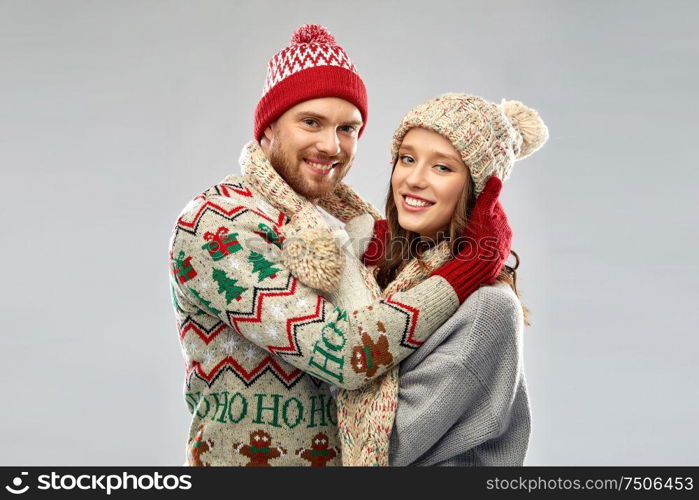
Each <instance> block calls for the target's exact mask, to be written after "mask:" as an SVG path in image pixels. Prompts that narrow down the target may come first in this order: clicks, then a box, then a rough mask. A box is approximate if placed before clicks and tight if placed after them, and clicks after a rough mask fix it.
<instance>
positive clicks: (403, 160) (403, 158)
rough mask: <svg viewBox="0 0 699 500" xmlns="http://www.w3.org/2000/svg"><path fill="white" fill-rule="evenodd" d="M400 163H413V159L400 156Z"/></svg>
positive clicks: (407, 156)
mask: <svg viewBox="0 0 699 500" xmlns="http://www.w3.org/2000/svg"><path fill="white" fill-rule="evenodd" d="M400 161H402V162H403V163H414V162H415V160H414V159H413V157H412V156H410V155H401V156H400Z"/></svg>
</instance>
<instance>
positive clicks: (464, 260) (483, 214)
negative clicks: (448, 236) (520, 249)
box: [432, 176, 512, 303]
mask: <svg viewBox="0 0 699 500" xmlns="http://www.w3.org/2000/svg"><path fill="white" fill-rule="evenodd" d="M501 189H502V181H501V180H500V179H498V178H497V177H495V176H493V177H491V178H490V179H488V182H487V184H486V185H485V188H484V189H483V192H482V193H481V194H480V196H479V197H478V199H477V200H476V204H475V205H474V207H473V211H472V212H471V216H470V217H469V220H468V225H467V228H466V232H465V234H464V237H465V238H466V239H467V244H466V245H464V247H463V248H462V250H461V252H459V253H458V254H457V255H456V257H455V258H454V259H452V260H450V261H449V262H447V263H446V264H444V265H443V266H442V267H440V268H439V269H436V270H435V271H434V272H433V273H432V276H442V277H443V278H444V279H446V280H447V281H448V282H449V284H450V285H451V286H452V288H453V289H454V291H455V292H456V294H457V295H458V297H459V302H461V303H463V302H464V301H465V300H466V298H468V296H469V295H471V294H472V293H473V292H474V291H476V290H477V289H478V287H480V286H481V285H486V284H491V283H493V282H494V281H495V279H496V278H497V277H498V274H500V270H501V269H502V266H503V265H504V264H505V261H506V260H507V257H509V255H510V246H511V244H512V229H511V228H510V225H509V223H508V222H507V215H505V210H504V209H503V208H502V205H501V204H500V201H499V200H498V196H499V195H500V190H501Z"/></svg>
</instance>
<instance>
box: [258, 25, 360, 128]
mask: <svg viewBox="0 0 699 500" xmlns="http://www.w3.org/2000/svg"><path fill="white" fill-rule="evenodd" d="M320 97H339V98H341V99H344V100H346V101H348V102H351V103H352V104H354V105H355V106H357V108H358V109H359V112H360V113H361V115H362V121H363V122H364V126H362V128H361V130H360V131H359V136H361V135H362V132H363V131H364V128H365V127H366V122H367V111H368V109H367V95H366V88H365V86H364V82H363V81H362V79H361V77H360V76H359V73H358V72H357V68H356V67H355V66H354V64H352V61H350V58H349V57H348V56H347V53H346V52H345V51H344V50H343V49H342V47H340V46H339V45H337V43H336V42H335V38H334V37H333V36H332V35H331V34H330V32H329V31H328V30H327V28H325V27H323V26H320V25H318V24H305V25H303V26H301V27H300V28H298V29H297V30H296V31H295V32H294V34H293V35H292V37H291V42H290V43H289V45H288V46H287V47H284V48H283V49H282V50H280V51H279V52H278V53H277V54H275V55H274V56H273V57H272V59H270V60H269V63H268V64H267V77H266V79H265V86H264V89H263V91H262V97H261V98H260V101H259V102H258V103H257V106H256V108H255V119H254V121H255V126H254V135H255V140H257V141H259V140H260V139H261V138H262V135H263V134H264V131H265V129H266V128H267V127H268V126H269V124H270V123H272V122H273V121H274V120H276V119H277V118H279V116H280V115H282V114H283V113H284V112H285V111H286V110H288V109H289V108H291V107H292V106H295V105H296V104H298V103H300V102H303V101H308V100H310V99H317V98H320Z"/></svg>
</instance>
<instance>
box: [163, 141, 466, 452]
mask: <svg viewBox="0 0 699 500" xmlns="http://www.w3.org/2000/svg"><path fill="white" fill-rule="evenodd" d="M240 163H241V168H242V169H243V172H244V175H243V176H228V177H226V178H225V179H224V180H223V181H222V182H221V183H220V184H217V185H215V186H212V187H211V188H209V189H207V190H206V191H205V192H203V193H202V194H200V195H198V196H196V197H195V198H194V199H192V200H191V201H190V202H189V203H188V204H187V206H186V207H185V209H184V210H183V212H182V213H181V214H180V216H179V218H178V219H177V222H176V224H175V227H174V229H173V232H172V236H171V241H170V264H171V270H172V275H171V291H172V299H173V306H174V309H175V315H176V322H177V328H178V332H179V338H180V342H181V345H182V350H183V354H184V357H185V363H186V373H185V387H184V397H185V401H186V403H187V406H188V408H189V411H190V413H191V415H192V421H191V425H190V430H189V439H188V443H187V460H188V463H189V464H190V465H247V466H277V465H298V466H325V465H339V464H340V456H339V449H338V436H337V420H336V415H335V412H336V409H335V406H334V402H333V398H332V397H331V394H330V391H329V386H328V383H331V384H333V385H336V386H338V387H342V388H347V389H356V388H359V387H361V386H363V385H365V384H367V383H369V382H371V381H373V380H375V379H376V378H377V377H379V376H380V375H382V374H383V373H385V372H386V371H387V370H388V369H389V368H391V367H392V366H394V365H395V364H397V363H398V362H400V361H401V360H402V359H404V358H405V357H406V356H408V355H409V354H411V353H412V352H413V351H414V350H415V349H416V348H417V347H418V346H419V345H420V344H422V343H423V342H424V341H425V340H426V339H427V338H428V337H429V336H430V335H431V333H432V332H434V331H435V330H436V329H437V328H438V327H439V326H440V325H441V324H443V323H444V322H445V321H446V320H447V319H448V318H449V317H450V316H451V315H452V314H453V313H454V312H455V311H456V310H457V308H458V306H459V303H458V298H457V296H456V294H455V292H454V291H453V289H452V288H451V286H450V285H449V284H448V283H447V281H446V280H444V279H443V278H442V277H438V276H437V277H432V278H430V279H428V280H425V281H424V282H423V283H421V284H420V285H418V286H416V287H414V288H412V289H410V290H409V291H406V292H400V293H396V294H395V295H392V296H390V297H385V298H380V299H377V300H375V301H374V302H372V303H371V304H369V305H367V306H364V307H361V308H359V309H356V310H345V309H343V308H342V307H340V306H338V305H336V304H334V303H332V302H331V301H330V300H328V298H327V295H328V294H327V293H325V292H321V291H319V290H318V289H316V288H313V287H311V286H309V285H308V283H304V282H301V281H300V280H299V279H298V278H297V277H295V276H294V274H293V273H292V272H291V270H290V269H291V268H293V267H294V265H299V262H301V263H302V262H303V255H298V254H297V255H291V256H290V255H289V253H288V252H287V249H286V248H285V247H291V246H292V245H290V244H289V241H287V238H289V234H291V231H287V229H288V228H291V227H293V226H294V224H295V223H297V221H298V220H301V219H304V218H305V219H306V220H304V222H303V224H305V225H307V226H312V227H315V228H320V229H325V230H328V231H329V228H328V227H327V223H326V222H325V221H324V220H323V218H322V217H320V216H319V217H317V218H313V217H312V216H309V214H312V213H314V212H315V213H318V212H317V211H316V210H314V208H313V207H312V206H310V202H308V201H307V200H305V199H304V198H302V197H301V196H299V195H297V194H296V193H294V192H293V190H291V188H290V187H289V186H288V185H287V184H286V183H285V182H284V181H283V180H282V179H281V177H280V176H279V175H278V174H277V173H276V172H275V171H274V170H273V168H272V167H271V165H270V164H269V162H268V161H267V159H266V157H265V156H264V154H263V153H262V151H261V148H260V147H259V145H258V144H257V143H255V142H250V143H248V144H247V145H246V146H245V148H244V149H243V154H242V155H241V160H240ZM318 215H319V214H318ZM309 221H310V222H309Z"/></svg>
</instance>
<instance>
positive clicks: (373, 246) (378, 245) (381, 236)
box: [362, 219, 388, 266]
mask: <svg viewBox="0 0 699 500" xmlns="http://www.w3.org/2000/svg"><path fill="white" fill-rule="evenodd" d="M386 233H388V224H386V219H377V220H375V221H374V232H373V234H372V235H371V241H370V242H369V245H368V246H367V248H366V251H365V252H364V255H362V262H364V264H365V265H367V266H375V265H376V264H378V263H379V261H380V260H381V257H382V256H383V253H384V252H385V251H386Z"/></svg>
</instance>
